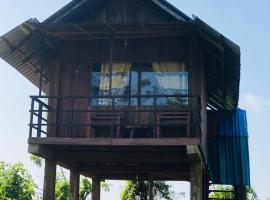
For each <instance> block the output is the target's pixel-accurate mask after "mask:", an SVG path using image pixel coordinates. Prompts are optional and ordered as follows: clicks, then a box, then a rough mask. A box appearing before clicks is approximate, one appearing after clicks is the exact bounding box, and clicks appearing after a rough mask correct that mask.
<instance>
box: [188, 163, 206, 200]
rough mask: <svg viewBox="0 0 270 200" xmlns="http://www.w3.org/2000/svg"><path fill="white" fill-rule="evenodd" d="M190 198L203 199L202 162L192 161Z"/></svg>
mask: <svg viewBox="0 0 270 200" xmlns="http://www.w3.org/2000/svg"><path fill="white" fill-rule="evenodd" d="M190 185H191V189H190V197H191V198H190V199H191V200H201V199H202V196H203V195H202V194H203V191H202V163H201V162H199V161H197V162H192V163H191V167H190Z"/></svg>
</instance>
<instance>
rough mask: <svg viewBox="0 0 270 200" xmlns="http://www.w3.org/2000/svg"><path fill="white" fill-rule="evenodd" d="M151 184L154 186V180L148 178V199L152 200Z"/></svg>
mask: <svg viewBox="0 0 270 200" xmlns="http://www.w3.org/2000/svg"><path fill="white" fill-rule="evenodd" d="M153 186H154V182H153V181H152V180H150V181H149V200H154V195H153Z"/></svg>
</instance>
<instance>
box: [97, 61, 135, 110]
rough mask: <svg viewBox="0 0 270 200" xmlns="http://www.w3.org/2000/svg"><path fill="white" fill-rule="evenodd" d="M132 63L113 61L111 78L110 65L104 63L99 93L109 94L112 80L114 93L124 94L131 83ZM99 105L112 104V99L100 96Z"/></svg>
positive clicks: (112, 92)
mask: <svg viewBox="0 0 270 200" xmlns="http://www.w3.org/2000/svg"><path fill="white" fill-rule="evenodd" d="M130 69H131V64H129V63H113V64H112V77H111V78H110V65H109V64H102V65H101V70H100V85H99V94H100V95H109V94H110V82H111V87H112V91H111V94H112V95H124V92H125V90H126V89H128V84H129V72H130ZM98 104H99V105H111V99H108V98H99V100H98Z"/></svg>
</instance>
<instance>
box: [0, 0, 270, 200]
mask: <svg viewBox="0 0 270 200" xmlns="http://www.w3.org/2000/svg"><path fill="white" fill-rule="evenodd" d="M68 2H69V0H57V1H55V0H0V35H3V34H5V33H6V32H7V31H9V30H11V29H12V28H14V27H15V26H17V25H19V24H21V23H22V22H24V21H26V20H27V19H29V18H37V19H38V20H39V21H42V20H44V19H45V18H47V17H48V16H50V15H51V14H53V13H54V12H55V11H57V10H58V9H59V8H61V7H63V6H64V5H65V4H66V3H68ZM170 2H171V3H172V4H174V5H175V6H176V7H177V8H179V9H180V10H181V11H183V12H184V13H186V14H187V15H189V16H191V15H192V14H194V15H196V16H198V17H200V18H201V19H202V20H204V21H205V22H207V23H208V24H209V25H211V26H212V27H213V28H215V29H216V30H218V31H220V32H221V33H222V34H223V35H225V36H226V37H228V38H229V39H231V40H232V41H233V42H235V43H237V44H238V45H239V46H240V47H241V54H242V56H241V63H242V67H241V68H242V71H241V85H240V87H241V90H240V91H241V92H240V106H241V107H242V108H244V109H247V114H248V122H249V133H250V139H249V141H250V160H251V184H252V186H253V187H254V189H255V191H256V192H257V193H258V195H259V197H260V198H261V199H262V200H265V199H267V198H269V199H270V190H269V186H270V142H269V141H270V131H269V127H268V126H269V124H270V117H269V116H270V91H269V89H270V78H269V74H270V66H269V63H270V11H269V10H270V1H269V0H257V1H254V0H237V1H235V0H226V1H214V0H170ZM0 91H1V98H0V123H1V124H0V160H5V161H7V162H11V163H15V162H19V161H21V162H23V163H24V164H25V165H26V167H27V168H29V169H31V171H32V174H33V177H34V178H35V180H36V181H37V182H38V183H39V185H42V184H41V183H42V179H43V178H42V173H41V170H40V169H36V168H35V167H33V164H32V163H30V161H29V155H28V154H27V137H28V126H27V124H28V123H29V113H28V110H29V108H30V99H29V95H36V94H38V90H37V88H35V87H34V86H33V85H32V84H31V83H30V82H29V81H27V80H26V79H25V78H24V77H23V76H21V75H20V74H19V73H18V72H17V71H15V70H14V69H13V68H12V67H11V66H9V65H8V64H7V63H5V62H4V61H3V60H1V59H0ZM122 185H123V184H122V183H117V184H115V183H114V186H113V187H114V189H113V191H114V193H112V192H111V193H109V194H103V195H102V197H103V198H102V199H106V200H107V199H108V200H109V199H111V198H110V196H115V195H117V196H119V194H120V189H121V187H122ZM173 185H174V188H175V189H177V192H188V189H187V188H188V184H173ZM185 199H188V196H187V197H186V198H185Z"/></svg>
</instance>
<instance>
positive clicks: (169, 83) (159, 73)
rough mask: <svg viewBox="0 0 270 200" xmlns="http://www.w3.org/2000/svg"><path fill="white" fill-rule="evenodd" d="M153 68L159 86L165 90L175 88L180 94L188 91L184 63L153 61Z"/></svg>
mask: <svg viewBox="0 0 270 200" xmlns="http://www.w3.org/2000/svg"><path fill="white" fill-rule="evenodd" d="M152 66H153V70H154V72H155V76H156V79H157V81H158V84H159V86H160V87H161V88H163V89H165V90H167V91H168V92H169V90H170V89H171V90H177V91H179V92H180V93H181V94H186V93H187V91H188V72H186V69H185V64H184V63H173V62H165V63H153V64H152Z"/></svg>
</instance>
